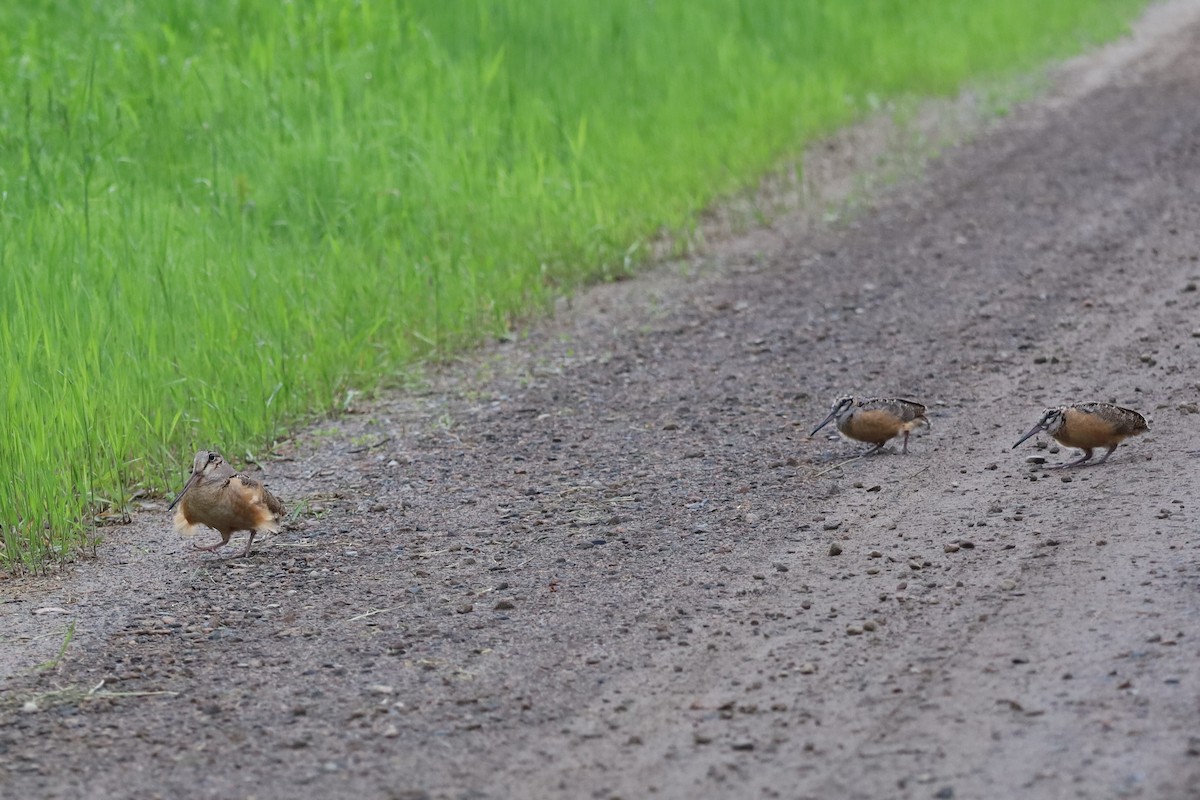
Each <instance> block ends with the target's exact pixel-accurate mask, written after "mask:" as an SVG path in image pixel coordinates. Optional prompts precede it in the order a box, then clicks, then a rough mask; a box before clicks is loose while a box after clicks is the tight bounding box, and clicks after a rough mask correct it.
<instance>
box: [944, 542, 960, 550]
mask: <svg viewBox="0 0 1200 800" xmlns="http://www.w3.org/2000/svg"><path fill="white" fill-rule="evenodd" d="M959 549H960V547H959V545H956V544H955V543H954V542H948V543H946V544H944V545H942V550H944V551H946V552H947V553H957V552H958V551H959Z"/></svg>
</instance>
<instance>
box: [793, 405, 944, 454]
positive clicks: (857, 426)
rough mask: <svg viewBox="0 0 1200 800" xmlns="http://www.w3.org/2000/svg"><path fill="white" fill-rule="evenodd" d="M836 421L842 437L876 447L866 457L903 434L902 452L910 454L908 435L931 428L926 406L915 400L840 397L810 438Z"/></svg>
mask: <svg viewBox="0 0 1200 800" xmlns="http://www.w3.org/2000/svg"><path fill="white" fill-rule="evenodd" d="M834 420H836V421H837V429H838V431H840V432H841V434H842V435H843V436H845V437H847V438H849V439H857V440H858V441H860V442H868V443H870V444H873V445H875V447H873V448H871V449H870V450H867V451H866V452H864V453H863V455H864V456H865V455H870V454H871V453H874V452H877V451H879V450H881V449H883V445H884V444H885V443H886V442H887V441H888V440H889V439H892V438H894V437H896V436H899V435H900V434H904V448H903V452H905V453H907V452H908V434H909V433H910V432H911V431H912V430H913V428H916V427H918V426H920V425H928V424H929V420H928V419H926V417H925V406H923V405H921V404H920V403H914V402H913V401H912V400H892V399H882V398H863V399H860V400H856V399H855V398H853V397H839V398H838V399H837V400H834V401H833V408H832V409H831V410H830V412H829V416H827V417H825V419H823V420H821V424H820V425H818V426H817V427H815V428H813V431H812V433H810V434H809V436H815V435H816V433H817V431H819V430H821V428H824V427H825V426H826V425H828V424H829V423H830V422H833V421H834Z"/></svg>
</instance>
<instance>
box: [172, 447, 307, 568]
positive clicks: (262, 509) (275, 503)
mask: <svg viewBox="0 0 1200 800" xmlns="http://www.w3.org/2000/svg"><path fill="white" fill-rule="evenodd" d="M177 505H178V506H179V509H178V510H177V511H176V512H175V527H176V528H177V529H178V530H181V531H183V530H191V529H192V528H194V527H195V526H197V525H207V526H208V527H210V528H212V529H214V530H215V531H216V532H217V533H219V534H221V541H219V542H217V543H216V544H212V545H205V546H201V545H198V544H197V545H192V547H194V548H195V549H196V550H207V551H208V552H210V553H211V552H215V551H216V550H219V549H220V548H222V547H224V546H225V545H227V544H229V537H230V536H231V535H232V534H233V533H234V532H235V531H249V532H250V539H249V541H247V542H246V549H245V550H243V551H242V555H243V556H246V555H249V553H250V545H252V544H254V535H255V534H256V533H258V532H259V531H271V532H275V531H278V530H279V521H280V519H281V518H282V517H283V515H284V508H283V503H281V502H279V498H277V497H276V496H275V495H273V494H271V493H270V492H269V491H267V488H266V487H265V486H263V485H262V484H261V483H259V482H258V481H256V480H254V479H253V478H250V477H247V476H246V475H242V474H241V473H239V472H238V471H237V470H235V469H234V468H233V467H231V466H229V464H227V463H226V462H225V459H223V458H221V454H220V453H216V452H212V451H210V450H201V451H200V452H199V453H196V458H195V460H194V461H193V462H192V475H191V477H190V478H188V480H187V483H185V484H184V485H183V489H182V491H180V492H179V496H178V497H176V498H175V499H174V501H172V502H171V505H170V506H168V507H167V510H168V511H170V510H171V509H172V508H175V506H177Z"/></svg>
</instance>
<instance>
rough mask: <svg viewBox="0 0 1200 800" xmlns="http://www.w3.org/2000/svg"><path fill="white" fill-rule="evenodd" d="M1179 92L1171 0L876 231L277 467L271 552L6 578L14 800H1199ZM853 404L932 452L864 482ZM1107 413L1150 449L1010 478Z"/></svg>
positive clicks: (900, 204) (345, 430)
mask: <svg viewBox="0 0 1200 800" xmlns="http://www.w3.org/2000/svg"><path fill="white" fill-rule="evenodd" d="M1198 98H1200V4H1198V3H1196V2H1191V1H1188V2H1184V1H1181V0H1177V1H1176V2H1170V3H1166V4H1162V5H1158V6H1155V7H1154V8H1153V9H1152V10H1151V12H1150V13H1149V14H1148V16H1147V17H1146V18H1145V19H1144V20H1143V21H1142V23H1140V24H1139V26H1138V28H1137V32H1136V34H1135V35H1134V36H1133V37H1130V38H1127V39H1126V40H1124V41H1123V42H1121V43H1118V44H1116V45H1113V46H1110V47H1108V48H1105V49H1104V50H1102V51H1100V52H1098V53H1095V54H1092V55H1090V56H1087V57H1086V58H1083V59H1081V60H1078V61H1076V62H1073V63H1071V64H1069V65H1067V66H1066V67H1064V68H1063V69H1061V70H1060V71H1059V72H1058V73H1057V75H1056V77H1055V79H1054V83H1053V87H1052V88H1051V89H1050V90H1049V92H1048V94H1046V95H1044V96H1043V97H1041V98H1039V99H1038V100H1035V101H1032V102H1030V103H1028V104H1025V105H1024V106H1022V107H1020V108H1018V109H1016V110H1015V111H1014V112H1013V113H1012V114H1010V115H1009V116H1008V117H1007V118H1005V119H1004V120H1003V121H1001V122H999V123H995V124H992V125H990V126H988V127H987V129H986V130H984V131H983V132H981V133H980V134H979V135H977V136H975V137H974V138H973V139H972V140H971V141H970V142H969V143H967V144H962V145H960V146H956V147H954V148H952V149H950V150H948V151H946V152H944V153H943V154H942V155H941V156H939V157H938V158H937V159H936V160H935V161H934V162H932V163H931V164H929V166H928V169H927V170H926V171H925V172H924V174H923V176H922V177H920V178H919V179H912V180H908V181H905V182H904V183H903V184H902V185H899V186H894V187H892V188H890V189H888V190H886V191H882V192H880V193H879V194H878V195H877V196H876V198H875V199H874V201H873V202H872V203H871V206H870V208H868V209H866V210H862V211H860V212H859V213H857V214H855V215H852V216H850V217H847V218H843V219H842V220H841V221H839V222H833V223H814V222H813V214H812V213H811V212H805V211H803V210H801V211H797V212H795V213H794V214H792V215H789V216H785V217H781V218H779V219H777V220H775V222H774V223H773V224H772V225H771V226H770V227H767V228H760V229H755V230H751V231H748V232H745V233H743V234H739V235H738V236H735V237H732V238H726V239H722V240H720V241H715V242H710V244H709V245H708V246H707V247H706V248H705V249H704V250H703V251H702V252H701V254H700V255H697V256H696V257H694V258H691V259H689V260H687V261H686V262H682V263H673V264H667V265H664V266H662V267H660V268H658V269H657V270H655V271H653V272H651V273H650V274H647V275H646V276H645V277H644V278H639V279H638V280H634V281H626V282H622V283H618V284H613V285H608V286H601V287H597V288H596V289H594V290H590V291H588V292H587V293H585V294H584V295H582V296H580V297H579V298H577V299H576V300H575V301H573V302H572V303H571V307H570V308H565V309H562V310H561V311H560V312H559V313H558V314H557V315H556V316H555V318H554V319H553V320H549V321H546V322H543V323H539V324H537V325H536V326H535V327H534V328H533V329H531V330H529V331H528V332H524V333H522V334H520V335H515V336H514V337H513V339H512V340H510V341H506V342H500V343H495V344H493V345H490V346H488V347H486V348H485V349H483V350H482V351H481V352H478V353H476V354H472V355H470V356H468V357H466V358H465V359H463V360H462V361H461V362H458V363H456V364H454V365H450V366H448V367H446V368H442V369H438V370H431V371H430V373H429V375H428V376H426V379H425V381H424V382H423V384H422V385H423V386H424V388H423V389H421V390H419V391H413V392H408V393H404V394H398V395H389V396H386V397H383V398H379V399H377V400H373V401H370V402H364V403H362V404H361V407H358V408H356V409H354V412H353V413H350V414H348V415H347V416H345V417H344V418H342V419H340V420H337V421H335V422H330V423H326V424H324V425H322V426H319V427H318V428H316V429H313V430H311V431H308V432H307V433H305V434H304V435H303V436H301V437H298V438H297V439H296V440H294V441H290V442H288V443H286V444H285V445H284V446H282V447H281V448H280V450H279V454H280V455H281V458H279V459H278V460H273V461H269V462H267V463H265V464H264V465H263V467H264V471H263V472H262V473H260V474H259V476H260V477H261V478H263V479H264V480H265V481H266V482H267V484H268V485H269V486H270V487H271V488H272V489H273V490H275V491H277V493H278V494H280V496H281V497H283V498H284V499H285V500H286V501H288V502H289V505H290V506H291V507H292V508H293V509H294V517H293V519H292V521H291V523H290V524H289V526H288V528H287V529H286V530H285V531H284V532H283V533H281V534H279V535H277V536H275V537H268V538H267V540H266V541H264V542H263V543H262V545H261V546H256V551H255V553H254V554H253V555H252V556H251V557H249V558H247V559H233V560H222V559H218V558H213V557H209V556H208V555H206V554H197V553H192V552H190V551H189V549H188V548H189V547H190V544H191V540H188V539H184V538H182V537H180V536H179V535H178V534H176V533H175V532H174V531H172V530H171V528H170V526H169V523H168V521H167V520H168V518H167V515H166V514H165V511H164V510H163V507H164V506H165V502H159V501H155V502H154V503H148V504H146V505H147V506H148V507H147V509H146V510H144V511H142V512H140V513H137V514H135V515H134V520H133V522H132V524H129V525H125V526H119V527H113V528H106V529H104V534H105V543H104V544H103V545H102V546H101V547H100V549H99V553H98V557H97V558H96V559H93V560H88V561H85V562H82V563H80V564H77V565H74V566H72V567H71V568H70V569H69V570H66V571H65V572H63V573H62V574H59V575H55V576H52V577H50V578H22V579H19V580H18V579H10V580H7V581H3V582H0V609H2V616H0V642H3V647H2V648H0V678H2V683H0V687H2V690H3V696H2V698H0V795H2V796H3V797H12V798H18V797H20V798H35V797H44V798H78V797H136V798H152V797H165V798H178V797H221V798H233V797H246V798H249V797H257V798H273V797H314V798H315V797H322V798H325V797H359V798H375V797H381V798H405V799H406V800H417V798H464V799H466V798H479V799H480V800H482V799H483V798H542V797H545V798H559V797H561V798H602V799H604V800H607V799H609V798H626V800H632V799H634V798H647V797H663V798H684V797H687V798H708V797H714V798H722V797H730V798H752V797H764V798H772V797H781V798H813V800H818V799H822V798H884V797H888V798H940V799H942V800H945V798H959V799H962V798H1008V797H1022V798H1067V797H1079V798H1111V797H1145V798H1186V797H1200V724H1198V720H1200V669H1198V668H1197V664H1198V663H1200V661H1198V659H1200V529H1198V523H1197V505H1198V504H1200V495H1198V492H1197V487H1198V483H1200V482H1198V476H1200V443H1198V441H1200V440H1198V438H1197V432H1198V424H1200V416H1198V414H1200V291H1198V289H1197V287H1198V286H1200V102H1198ZM855 141H858V140H856V139H855V138H854V134H847V135H846V136H844V137H840V138H839V139H838V140H835V141H833V142H831V143H830V144H829V145H828V147H827V148H826V152H825V153H824V155H819V154H818V155H814V158H815V159H818V160H820V159H822V158H823V159H824V161H821V162H820V163H821V164H826V165H828V164H829V163H838V162H839V160H842V161H845V162H846V163H850V162H854V161H856V159H857V160H858V161H861V160H863V159H862V155H863V154H861V153H857V154H856V153H853V152H849V153H847V152H845V149H846V148H850V149H853V147H854V142H855ZM817 166H819V165H815V166H814V168H813V170H812V171H811V172H812V173H815V174H819V173H820V172H821V170H820V169H818V168H817ZM844 392H853V393H860V394H867V395H882V396H899V397H911V398H913V399H917V400H920V401H921V402H924V403H925V404H926V405H927V406H928V407H929V417H930V421H931V423H932V424H931V426H930V428H929V429H928V430H927V431H925V432H924V433H923V434H922V435H919V436H916V437H915V438H914V439H913V440H912V442H911V445H910V448H909V451H910V452H909V454H908V455H899V454H898V453H885V454H881V455H877V456H873V457H869V458H862V459H856V460H849V458H850V456H853V455H854V454H855V453H856V452H858V451H859V450H860V449H861V446H859V445H857V444H853V443H849V442H845V441H843V440H840V439H838V438H837V437H836V436H834V435H833V434H832V433H829V430H828V429H827V430H823V431H822V432H821V433H819V434H818V435H817V436H816V437H810V436H809V435H808V432H809V431H810V430H811V428H812V427H813V426H814V425H815V424H816V423H817V422H818V421H820V419H821V418H822V417H823V416H824V415H825V414H826V413H827V411H828V407H829V404H830V402H831V401H832V399H833V398H834V397H835V396H836V395H838V394H840V393H844ZM1084 400H1104V401H1110V402H1116V403H1119V404H1121V405H1125V406H1129V407H1131V408H1135V409H1138V410H1139V411H1141V412H1142V413H1143V414H1145V415H1146V416H1147V418H1149V420H1150V425H1151V429H1150V432H1149V433H1147V434H1146V435H1144V436H1140V437H1137V438H1134V439H1132V440H1130V441H1129V442H1128V443H1126V444H1124V445H1122V446H1121V447H1120V448H1119V449H1118V450H1117V451H1116V452H1115V453H1114V455H1113V456H1112V458H1111V459H1110V460H1109V461H1108V463H1106V464H1104V465H1102V466H1097V467H1085V468H1079V469H1074V470H1063V471H1049V470H1046V469H1045V466H1046V465H1047V464H1052V463H1055V462H1058V461H1062V460H1065V459H1067V458H1068V457H1069V456H1070V455H1071V454H1070V453H1069V452H1067V451H1065V450H1063V451H1061V452H1060V451H1059V449H1058V448H1057V446H1054V445H1053V442H1052V441H1050V440H1048V439H1047V437H1045V436H1039V437H1037V438H1036V439H1035V440H1031V441H1029V442H1027V443H1025V444H1024V445H1022V447H1021V448H1019V449H1017V450H1012V449H1011V446H1012V444H1013V442H1015V441H1016V439H1017V438H1018V437H1019V436H1020V435H1021V434H1022V433H1024V432H1025V431H1026V430H1028V428H1029V427H1030V426H1031V425H1033V423H1034V422H1036V421H1037V419H1038V416H1039V415H1040V412H1041V410H1042V409H1043V407H1045V406H1048V405H1058V404H1060V403H1065V402H1076V401H1084ZM830 427H831V428H832V426H830ZM1048 445H1049V447H1048ZM225 449H227V450H228V451H230V452H226V455H227V456H229V457H230V459H231V460H232V461H234V462H235V463H238V464H240V463H241V461H240V459H239V454H238V453H237V452H236V448H235V447H227V448H225ZM895 449H898V448H895ZM1030 457H1040V458H1043V459H1045V460H1046V462H1047V464H1039V463H1031V462H1030V461H1029V458H1030ZM182 469H183V468H182V467H181V472H182ZM182 478H183V476H182V474H181V476H180V480H182ZM835 553H836V554H835ZM68 631H71V632H72V633H71V639H70V641H69V642H68V644H67V646H66V648H65V652H64V654H63V655H62V657H61V659H59V658H58V654H59V651H60V649H61V648H62V647H63V644H64V640H65V639H66V638H67V636H68ZM55 662H56V663H55Z"/></svg>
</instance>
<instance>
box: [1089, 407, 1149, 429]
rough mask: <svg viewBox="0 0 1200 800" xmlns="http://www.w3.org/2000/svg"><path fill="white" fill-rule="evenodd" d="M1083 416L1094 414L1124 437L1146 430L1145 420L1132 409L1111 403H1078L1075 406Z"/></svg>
mask: <svg viewBox="0 0 1200 800" xmlns="http://www.w3.org/2000/svg"><path fill="white" fill-rule="evenodd" d="M1075 408H1077V409H1079V410H1080V411H1082V412H1083V413H1085V414H1094V415H1096V416H1097V417H1099V418H1100V419H1102V420H1104V421H1105V422H1107V423H1108V424H1109V425H1112V426H1113V430H1115V431H1116V432H1117V433H1119V434H1124V435H1126V436H1128V435H1130V434H1134V433H1141V432H1142V431H1144V430H1147V428H1148V426H1147V425H1146V418H1145V417H1143V416H1142V415H1141V414H1139V413H1138V412H1136V411H1134V410H1133V409H1132V408H1122V407H1121V406H1114V405H1113V404H1111V403H1080V404H1079V405H1077V406H1075Z"/></svg>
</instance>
